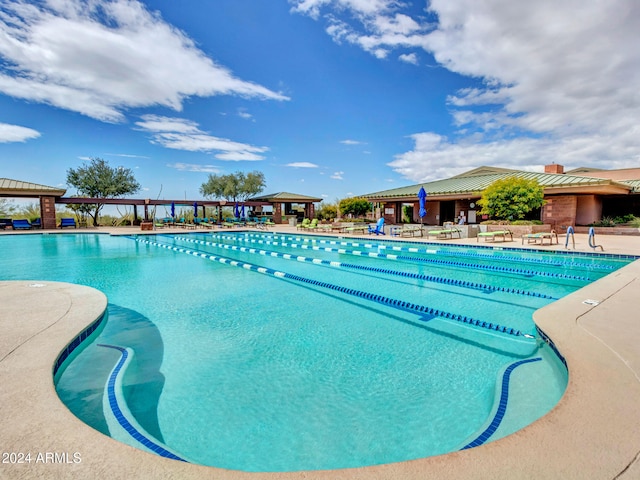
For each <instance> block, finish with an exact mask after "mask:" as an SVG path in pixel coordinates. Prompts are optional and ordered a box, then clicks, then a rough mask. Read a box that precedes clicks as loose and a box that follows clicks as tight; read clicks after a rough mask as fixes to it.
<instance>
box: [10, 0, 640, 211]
mask: <svg viewBox="0 0 640 480" xmlns="http://www.w3.org/2000/svg"><path fill="white" fill-rule="evenodd" d="M639 29H640V2H637V0H607V1H601V0H591V1H586V2H585V1H579V2H578V1H577V0H564V1H563V2H557V1H555V0H538V1H536V2H531V1H524V0H508V1H507V0H482V1H479V0H432V1H424V0H423V1H417V0H415V1H408V0H407V1H404V0H216V1H215V2H212V1H209V0H189V1H188V2H176V1H175V0H147V1H136V0H113V1H104V0H89V1H87V0H84V1H80V0H49V1H28V2H27V1H18V0H0V177H7V178H13V179H17V180H24V181H30V182H35V183H42V184H45V185H52V186H62V187H64V186H66V172H67V169H69V168H77V167H79V166H81V165H82V164H83V162H86V161H87V160H88V159H89V158H91V157H100V158H104V159H105V160H107V161H108V162H109V164H111V165H112V166H124V167H127V168H131V169H133V170H134V173H135V176H136V178H137V180H138V181H139V182H140V183H141V184H142V186H143V191H142V192H140V194H139V195H138V196H139V197H150V198H167V199H182V198H187V199H197V198H201V195H200V194H199V187H200V185H201V184H202V183H204V182H205V181H206V179H207V177H208V175H209V174H210V173H213V174H227V173H232V172H236V171H245V172H246V171H253V170H259V171H262V172H264V173H265V176H266V180H267V188H266V189H265V192H264V193H270V192H278V191H288V192H295V193H302V194H307V195H313V196H318V197H322V198H325V199H327V200H328V201H331V202H333V201H335V200H336V199H340V198H344V197H346V196H351V195H359V194H364V193H369V192H375V191H380V190H385V189H389V188H395V187H400V186H405V185H410V184H416V183H420V182H426V181H431V180H436V179H440V178H446V177H449V176H452V175H456V174H458V173H461V172H463V171H466V170H469V169H472V168H476V167H478V166H481V165H493V166H499V167H505V168H515V169H523V170H531V171H542V170H543V166H544V165H545V164H548V163H551V162H555V163H560V164H563V165H565V167H566V168H568V169H570V168H575V167H579V166H590V167H598V168H606V169H609V168H628V167H638V166H640V89H639V88H638V85H640V48H638V47H637V43H638V34H637V32H638V30H639ZM68 193H69V194H73V193H74V192H73V190H69V192H68Z"/></svg>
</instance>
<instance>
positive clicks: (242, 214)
mask: <svg viewBox="0 0 640 480" xmlns="http://www.w3.org/2000/svg"><path fill="white" fill-rule="evenodd" d="M240 217H241V218H244V203H243V204H242V208H241V209H240Z"/></svg>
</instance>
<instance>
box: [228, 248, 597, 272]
mask: <svg viewBox="0 0 640 480" xmlns="http://www.w3.org/2000/svg"><path fill="white" fill-rule="evenodd" d="M239 241H246V242H250V243H258V244H264V245H274V246H278V245H279V246H282V247H287V248H294V249H296V248H299V249H303V250H318V251H325V252H334V253H341V254H346V255H356V256H361V257H370V258H383V259H387V260H404V261H409V262H421V263H429V264H433V265H445V266H449V267H458V268H465V269H473V270H486V271H491V272H500V273H508V274H513V275H520V276H525V277H534V276H542V277H551V278H560V279H566V280H577V281H582V282H589V281H591V279H590V278H589V277H583V276H577V275H567V274H564V273H552V272H540V271H536V270H522V269H519V268H511V267H503V266H500V265H475V264H470V263H464V262H455V261H453V260H441V259H438V258H426V257H413V256H407V255H396V254H389V253H379V252H367V251H363V250H348V249H346V248H333V247H319V246H317V245H316V246H314V245H306V244H298V243H287V242H277V241H276V242H271V241H268V240H257V241H256V240H247V239H244V240H242V239H240V240H239Z"/></svg>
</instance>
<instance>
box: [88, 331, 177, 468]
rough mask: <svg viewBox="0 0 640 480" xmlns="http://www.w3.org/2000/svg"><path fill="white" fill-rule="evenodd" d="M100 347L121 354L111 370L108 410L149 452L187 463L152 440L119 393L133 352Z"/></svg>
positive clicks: (108, 388) (106, 400) (106, 402)
mask: <svg viewBox="0 0 640 480" xmlns="http://www.w3.org/2000/svg"><path fill="white" fill-rule="evenodd" d="M98 346H99V347H104V348H110V349H113V350H117V351H119V352H120V359H119V360H118V363H116V366H115V367H113V370H111V373H110V374H109V378H108V379H107V385H106V390H107V391H106V394H105V396H104V404H105V407H107V406H108V410H109V411H111V412H112V414H113V416H114V418H115V420H116V421H117V422H118V424H119V425H120V426H121V427H122V428H123V429H124V430H125V431H126V432H127V433H128V434H129V435H130V436H131V438H133V439H134V440H136V441H137V442H138V443H140V444H141V445H143V446H144V447H145V448H146V449H148V450H149V451H151V452H153V453H156V454H157V455H160V456H161V457H165V458H170V459H172V460H179V461H181V462H187V460H185V459H184V458H182V457H180V456H179V455H177V454H176V453H174V452H172V451H170V450H169V448H168V447H166V446H164V445H161V443H160V442H158V441H157V440H155V439H153V440H152V438H153V437H152V436H151V435H149V433H147V432H146V431H145V430H144V428H142V426H141V425H140V424H138V422H137V421H136V420H135V417H134V416H133V414H132V413H131V411H130V410H129V408H128V407H127V405H126V403H125V402H124V399H123V398H122V395H118V393H119V392H122V378H123V376H124V373H125V371H126V370H127V367H128V365H129V363H130V362H131V358H132V357H133V350H132V349H130V348H123V347H119V346H117V345H108V344H104V343H99V344H98ZM119 397H120V398H119Z"/></svg>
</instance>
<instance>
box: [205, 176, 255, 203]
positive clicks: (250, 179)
mask: <svg viewBox="0 0 640 480" xmlns="http://www.w3.org/2000/svg"><path fill="white" fill-rule="evenodd" d="M265 186H266V184H265V180H264V173H262V172H258V171H253V172H249V173H247V174H245V173H244V172H236V173H230V174H229V175H213V174H212V175H209V178H208V179H207V181H206V182H205V183H203V184H202V186H201V187H200V193H201V194H202V195H203V196H205V197H214V198H224V199H225V200H229V201H232V202H242V201H245V200H246V199H248V198H250V197H252V196H254V195H256V194H258V193H260V192H262V190H264V187H265Z"/></svg>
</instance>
